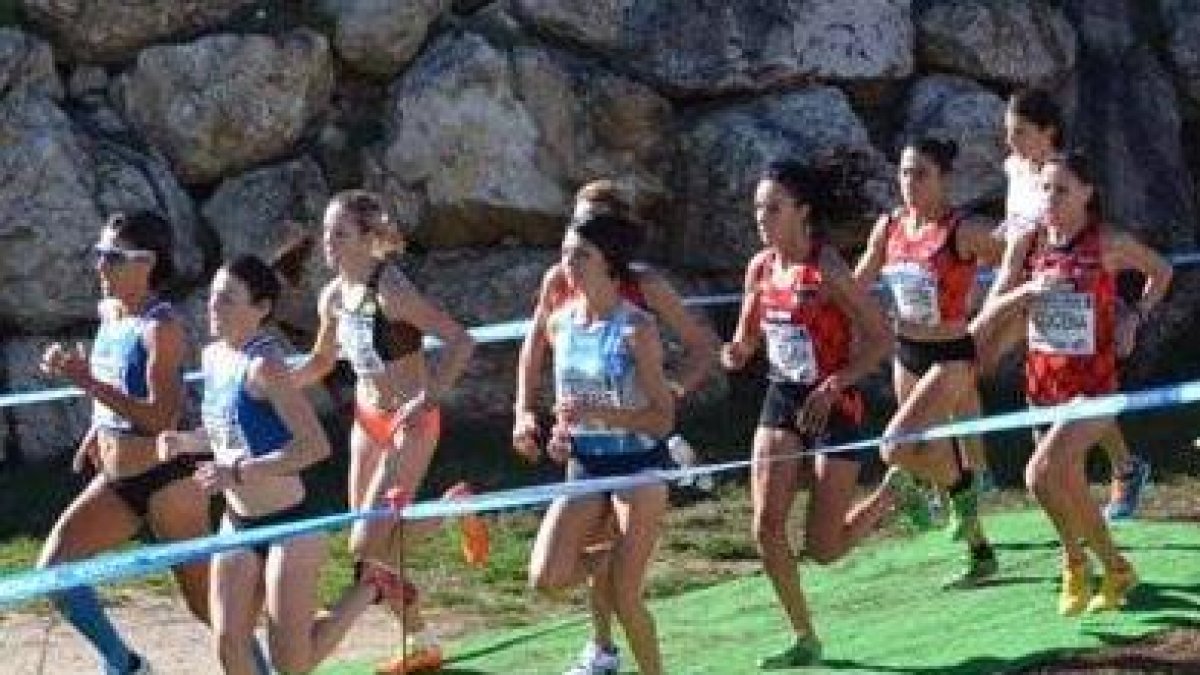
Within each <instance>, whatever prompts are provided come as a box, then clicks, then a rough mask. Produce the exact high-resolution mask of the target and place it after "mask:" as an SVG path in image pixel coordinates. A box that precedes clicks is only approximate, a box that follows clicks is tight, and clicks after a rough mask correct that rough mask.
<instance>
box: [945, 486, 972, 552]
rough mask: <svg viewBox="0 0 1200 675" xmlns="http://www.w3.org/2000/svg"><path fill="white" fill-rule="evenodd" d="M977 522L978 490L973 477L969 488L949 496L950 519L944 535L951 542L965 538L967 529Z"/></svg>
mask: <svg viewBox="0 0 1200 675" xmlns="http://www.w3.org/2000/svg"><path fill="white" fill-rule="evenodd" d="M978 520H979V489H978V483H977V482H976V479H975V478H974V477H972V478H971V486H970V487H968V488H967V489H965V490H963V491H962V492H959V493H958V494H955V495H950V518H949V519H948V522H947V526H946V533H947V534H948V535H949V536H950V539H951V540H953V541H962V540H963V539H966V537H967V528H969V527H970V526H971V525H973V524H975V523H976V522H977V521H978Z"/></svg>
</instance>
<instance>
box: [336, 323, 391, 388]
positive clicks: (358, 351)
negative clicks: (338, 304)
mask: <svg viewBox="0 0 1200 675" xmlns="http://www.w3.org/2000/svg"><path fill="white" fill-rule="evenodd" d="M338 338H339V339H338V342H340V343H341V347H342V355H343V356H344V357H345V358H346V360H347V361H349V362H350V366H351V367H352V368H353V369H354V372H355V374H358V375H375V374H378V373H382V372H383V370H384V363H383V359H382V358H380V356H379V352H378V351H376V350H375V317H374V316H369V315H368V316H364V315H361V314H350V313H346V314H342V316H341V318H340V319H339V321H338Z"/></svg>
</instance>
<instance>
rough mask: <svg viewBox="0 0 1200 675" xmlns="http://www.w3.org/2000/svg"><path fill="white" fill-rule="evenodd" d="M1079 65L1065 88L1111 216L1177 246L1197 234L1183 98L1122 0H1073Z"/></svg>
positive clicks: (1151, 238)
mask: <svg viewBox="0 0 1200 675" xmlns="http://www.w3.org/2000/svg"><path fill="white" fill-rule="evenodd" d="M1065 7H1066V11H1067V12H1068V15H1069V16H1070V17H1071V19H1072V21H1073V22H1074V23H1075V24H1076V26H1077V30H1078V32H1079V34H1080V37H1081V46H1082V55H1083V56H1084V57H1085V58H1083V59H1081V60H1080V67H1079V69H1078V70H1077V72H1076V74H1075V76H1074V77H1073V78H1072V81H1071V83H1070V86H1069V87H1068V88H1067V89H1066V90H1065V91H1066V94H1067V95H1066V99H1067V107H1068V109H1069V114H1070V117H1071V120H1070V124H1069V128H1070V129H1071V130H1072V132H1073V134H1072V135H1073V136H1074V138H1075V140H1076V143H1077V144H1078V145H1080V146H1082V147H1083V148H1084V149H1086V150H1087V151H1088V152H1089V154H1090V155H1091V156H1092V159H1093V160H1094V163H1095V165H1096V168H1097V169H1098V170H1099V174H1100V181H1101V188H1102V195H1103V203H1104V206H1105V209H1106V213H1107V215H1108V217H1109V218H1110V219H1111V220H1113V221H1115V222H1117V223H1120V224H1122V225H1124V226H1126V227H1131V228H1134V229H1135V230H1137V231H1139V232H1140V233H1141V234H1142V235H1143V236H1145V237H1146V238H1147V239H1148V240H1149V241H1151V242H1153V243H1155V244H1157V245H1159V246H1162V247H1170V248H1179V247H1188V246H1190V245H1191V244H1192V243H1193V242H1194V241H1195V239H1196V216H1197V211H1196V202H1195V200H1196V195H1195V188H1194V183H1193V180H1192V176H1191V172H1190V171H1189V169H1188V167H1187V164H1186V162H1185V159H1184V153H1183V146H1182V138H1181V134H1182V128H1183V127H1182V118H1181V115H1180V109H1179V99H1178V96H1177V95H1176V92H1175V88H1174V86H1173V84H1172V81H1171V78H1170V76H1169V75H1168V74H1167V72H1166V69H1165V68H1164V67H1163V65H1162V64H1161V63H1160V62H1159V61H1158V59H1157V58H1156V56H1155V54H1154V51H1153V50H1152V49H1151V48H1150V47H1149V46H1148V45H1146V44H1144V43H1143V42H1141V41H1140V38H1139V37H1138V35H1137V31H1136V30H1135V26H1136V21H1137V16H1136V14H1135V12H1134V10H1133V8H1131V7H1129V6H1128V4H1127V3H1125V2H1123V1H1122V0H1089V1H1088V2H1083V0H1068V1H1067V2H1066V3H1065Z"/></svg>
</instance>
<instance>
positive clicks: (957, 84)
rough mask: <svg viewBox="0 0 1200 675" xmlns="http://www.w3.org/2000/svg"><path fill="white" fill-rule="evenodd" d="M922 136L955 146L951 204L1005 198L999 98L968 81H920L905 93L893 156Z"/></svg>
mask: <svg viewBox="0 0 1200 675" xmlns="http://www.w3.org/2000/svg"><path fill="white" fill-rule="evenodd" d="M922 136H932V137H934V138H941V139H949V140H952V141H954V142H955V143H956V144H957V145H958V157H957V159H956V160H955V162H954V173H953V174H952V175H951V178H950V201H951V202H952V203H953V204H955V205H957V206H962V205H968V204H972V203H977V202H980V201H983V200H987V199H994V198H1001V199H1002V198H1003V195H1004V187H1005V179H1004V172H1003V171H1002V170H1001V166H1002V164H1003V162H1004V156H1005V152H1004V101H1003V100H1002V99H1001V98H1000V97H999V96H997V95H996V94H994V93H992V92H991V91H989V90H987V89H985V88H983V87H982V86H980V85H978V84H976V83H975V82H973V81H971V80H968V79H966V78H961V77H954V76H952V75H930V76H929V77H924V78H922V79H921V80H919V81H918V82H917V83H916V84H915V85H913V88H912V91H911V92H910V93H909V97H908V103H907V105H906V106H905V110H904V128H903V131H902V133H901V137H900V139H898V142H897V143H896V150H897V152H898V151H899V149H900V147H901V146H903V144H904V143H906V142H908V141H910V140H914V139H917V138H920V137H922Z"/></svg>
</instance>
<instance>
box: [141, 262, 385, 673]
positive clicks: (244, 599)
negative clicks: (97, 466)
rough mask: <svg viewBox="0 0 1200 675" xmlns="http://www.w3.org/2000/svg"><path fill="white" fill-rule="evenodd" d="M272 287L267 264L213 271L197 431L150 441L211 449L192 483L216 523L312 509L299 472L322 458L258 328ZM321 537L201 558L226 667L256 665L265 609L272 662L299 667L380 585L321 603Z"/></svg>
mask: <svg viewBox="0 0 1200 675" xmlns="http://www.w3.org/2000/svg"><path fill="white" fill-rule="evenodd" d="M279 294H280V285H279V280H278V279H277V278H276V276H275V273H274V272H273V271H272V270H271V268H270V267H268V266H267V264H266V263H264V262H263V261H261V260H259V259H258V258H256V257H253V256H241V257H238V258H235V259H234V260H233V261H231V262H229V263H227V264H226V265H224V266H223V267H221V269H219V270H217V273H216V276H214V277H213V281H212V287H211V290H210V293H209V299H208V313H209V329H210V332H211V333H212V335H213V337H215V338H216V341H214V342H213V343H212V344H210V345H208V347H206V348H205V350H204V356H203V371H204V399H203V404H202V407H201V412H202V417H203V427H202V428H200V429H197V430H195V431H191V432H167V433H164V434H161V435H160V436H159V439H158V451H159V454H160V455H161V456H163V457H164V458H170V457H179V456H188V455H194V454H197V453H207V452H210V451H211V453H212V454H213V456H214V459H213V460H212V461H206V462H203V463H201V464H200V466H199V468H198V469H197V470H196V473H195V480H196V482H197V483H198V484H199V485H200V486H201V487H202V488H203V489H204V490H205V491H206V492H208V493H209V494H218V493H220V494H222V495H223V496H224V498H225V504H226V509H225V517H224V519H223V523H222V529H223V530H225V531H232V530H243V529H247V528H252V527H264V526H268V525H275V524H279V523H284V522H289V521H294V520H300V519H303V518H305V517H307V516H309V515H310V514H311V513H312V510H311V508H310V506H309V503H308V492H307V489H306V487H305V485H304V480H303V478H302V476H301V471H303V470H304V469H306V468H308V467H310V466H312V465H313V464H316V463H317V462H320V461H323V460H324V459H325V458H326V457H328V456H329V452H330V448H329V441H328V440H327V439H326V437H325V433H324V431H323V430H322V429H321V425H320V422H319V421H318V420H317V415H316V412H315V411H314V410H313V408H312V405H311V404H310V403H309V402H308V400H307V399H306V398H305V397H304V395H303V394H302V393H301V392H300V390H299V389H298V388H297V387H296V386H295V385H294V384H293V382H292V378H291V374H290V371H289V369H288V366H287V364H286V363H285V362H284V359H283V353H282V349H281V348H280V346H279V344H278V343H277V342H276V341H275V340H274V339H272V338H269V337H266V336H265V335H264V334H263V333H262V332H261V331H262V325H263V323H264V322H265V321H266V319H267V318H268V317H269V316H270V314H271V311H272V309H273V308H274V306H275V303H276V302H278V300H279ZM325 558H326V548H325V537H324V535H323V534H319V533H318V534H307V535H301V536H298V537H293V538H290V539H286V540H276V541H271V542H269V543H267V544H262V545H259V546H254V547H251V548H249V549H235V550H232V551H226V552H224V553H220V554H217V555H216V556H214V557H213V560H212V581H213V593H212V613H213V638H214V644H215V648H216V651H217V654H218V656H219V658H220V661H221V665H222V668H223V669H224V671H225V672H226V673H244V674H247V675H250V674H253V673H257V672H258V665H257V664H256V662H255V657H254V644H255V643H254V628H255V626H256V625H257V623H258V617H259V615H260V614H261V613H262V612H263V611H265V612H266V613H267V617H268V621H267V633H268V636H267V637H268V641H269V643H270V645H271V649H270V654H271V661H272V665H273V667H274V668H275V670H277V671H279V672H287V673H299V672H309V671H311V670H313V669H314V668H316V667H317V665H318V664H319V663H320V662H321V661H322V660H323V659H324V658H325V657H326V656H328V655H329V653H330V652H331V651H332V650H333V648H334V647H335V646H336V645H337V643H338V642H339V641H340V640H341V638H342V637H343V636H344V635H345V634H346V631H348V630H349V628H350V626H351V625H352V624H353V622H354V620H355V619H356V618H357V617H359V616H360V615H362V613H363V612H364V611H366V609H367V607H368V606H370V604H371V603H372V602H375V601H377V600H378V599H379V597H380V595H381V590H380V589H378V588H377V587H375V586H374V585H372V584H370V583H367V582H362V583H358V584H355V585H353V586H351V587H349V588H348V589H347V590H346V591H345V594H344V595H343V597H342V599H341V601H339V602H338V603H337V604H335V605H334V606H333V607H332V608H331V609H329V610H324V609H322V608H321V606H320V604H319V598H318V596H317V582H318V578H319V576H320V571H321V566H322V564H323V563H324V562H325Z"/></svg>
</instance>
